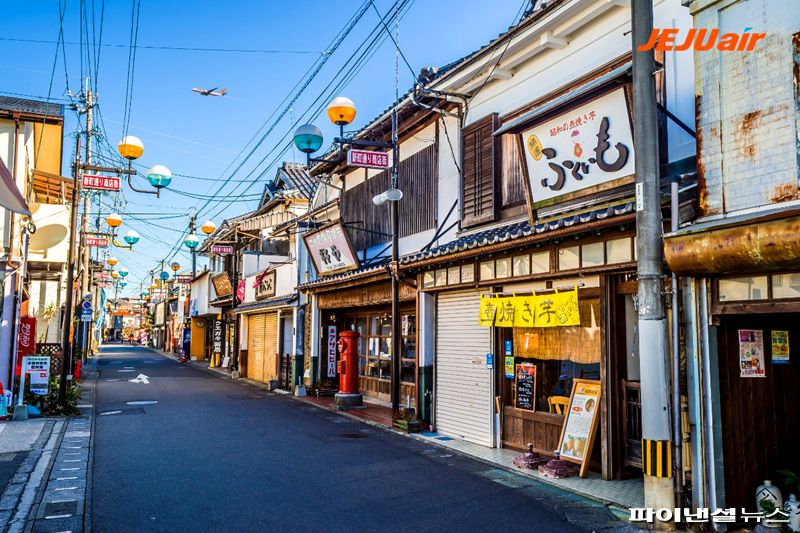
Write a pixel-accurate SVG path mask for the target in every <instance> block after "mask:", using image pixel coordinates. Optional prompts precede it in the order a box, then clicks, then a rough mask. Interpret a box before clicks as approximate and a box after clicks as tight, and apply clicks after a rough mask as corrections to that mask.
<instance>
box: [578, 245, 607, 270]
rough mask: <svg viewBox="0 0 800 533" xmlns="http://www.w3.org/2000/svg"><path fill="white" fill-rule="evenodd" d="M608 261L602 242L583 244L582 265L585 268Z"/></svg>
mask: <svg viewBox="0 0 800 533" xmlns="http://www.w3.org/2000/svg"><path fill="white" fill-rule="evenodd" d="M605 262H606V258H605V251H604V249H603V243H602V242H593V243H591V244H584V245H583V246H581V266H582V267H583V268H588V267H594V266H602V265H604V264H605Z"/></svg>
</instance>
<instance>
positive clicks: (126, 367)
mask: <svg viewBox="0 0 800 533" xmlns="http://www.w3.org/2000/svg"><path fill="white" fill-rule="evenodd" d="M122 368H125V369H126V370H133V367H132V366H124V367H122Z"/></svg>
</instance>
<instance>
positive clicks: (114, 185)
mask: <svg viewBox="0 0 800 533" xmlns="http://www.w3.org/2000/svg"><path fill="white" fill-rule="evenodd" d="M81 186H82V187H83V188H84V189H95V190H98V191H118V190H119V189H120V180H119V178H118V177H116V176H99V175H96V174H84V175H83V176H81Z"/></svg>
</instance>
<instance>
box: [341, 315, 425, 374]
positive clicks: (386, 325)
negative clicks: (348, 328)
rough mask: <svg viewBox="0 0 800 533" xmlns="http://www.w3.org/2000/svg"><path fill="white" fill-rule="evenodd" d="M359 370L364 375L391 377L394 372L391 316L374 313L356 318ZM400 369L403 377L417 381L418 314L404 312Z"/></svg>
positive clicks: (401, 331)
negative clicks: (358, 335)
mask: <svg viewBox="0 0 800 533" xmlns="http://www.w3.org/2000/svg"><path fill="white" fill-rule="evenodd" d="M355 327H356V331H358V333H359V334H360V335H361V337H359V340H358V351H359V365H358V369H359V374H360V375H362V376H365V377H370V378H376V379H384V380H390V379H391V375H392V320H391V316H390V315H388V314H386V315H373V316H369V317H362V318H357V319H356V321H355ZM400 333H401V335H402V337H401V343H400V346H401V363H400V367H401V373H400V380H401V381H403V382H406V383H415V382H416V375H417V371H416V368H417V367H416V364H417V340H416V338H417V322H416V316H415V315H408V314H407V315H401V317H400Z"/></svg>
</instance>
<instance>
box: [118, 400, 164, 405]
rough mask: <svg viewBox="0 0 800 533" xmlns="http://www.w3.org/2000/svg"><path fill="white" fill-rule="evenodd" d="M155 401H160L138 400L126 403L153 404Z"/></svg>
mask: <svg viewBox="0 0 800 533" xmlns="http://www.w3.org/2000/svg"><path fill="white" fill-rule="evenodd" d="M155 403H158V402H157V401H155V400H138V401H135V402H127V403H126V404H125V405H153V404H155Z"/></svg>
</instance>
